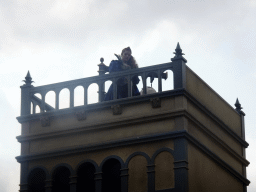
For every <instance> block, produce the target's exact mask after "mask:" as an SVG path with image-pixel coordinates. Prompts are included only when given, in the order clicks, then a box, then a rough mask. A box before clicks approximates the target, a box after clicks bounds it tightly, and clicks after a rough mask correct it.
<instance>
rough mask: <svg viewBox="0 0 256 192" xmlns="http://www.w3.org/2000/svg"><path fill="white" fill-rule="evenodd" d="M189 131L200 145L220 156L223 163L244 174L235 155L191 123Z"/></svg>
mask: <svg viewBox="0 0 256 192" xmlns="http://www.w3.org/2000/svg"><path fill="white" fill-rule="evenodd" d="M188 130H189V133H190V134H191V135H192V136H193V137H195V138H196V139H197V140H198V141H199V142H200V143H202V144H203V145H204V146H205V147H207V148H208V149H209V150H211V151H212V152H213V153H215V154H216V155H217V156H219V157H220V158H221V159H222V160H223V161H225V162H226V163H227V164H229V165H230V166H231V167H233V168H234V169H235V170H236V171H237V172H239V173H240V174H242V172H243V171H242V163H241V162H240V161H239V160H238V159H237V158H235V157H234V156H233V155H231V154H230V153H229V152H228V151H227V150H225V149H224V148H223V147H222V146H221V145H219V144H218V143H217V142H215V140H214V139H213V138H211V137H209V136H208V135H206V134H205V133H204V132H203V131H201V130H200V129H199V128H198V127H196V126H195V125H194V124H193V123H191V122H190V123H189V126H188Z"/></svg>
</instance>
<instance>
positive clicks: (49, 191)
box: [44, 179, 52, 192]
mask: <svg viewBox="0 0 256 192" xmlns="http://www.w3.org/2000/svg"><path fill="white" fill-rule="evenodd" d="M44 188H45V192H52V180H51V179H48V180H45V187H44Z"/></svg>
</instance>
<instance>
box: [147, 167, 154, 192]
mask: <svg viewBox="0 0 256 192" xmlns="http://www.w3.org/2000/svg"><path fill="white" fill-rule="evenodd" d="M147 168H148V171H147V173H148V192H155V165H154V164H152V165H148V166H147Z"/></svg>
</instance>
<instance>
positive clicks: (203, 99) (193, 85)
mask: <svg viewBox="0 0 256 192" xmlns="http://www.w3.org/2000/svg"><path fill="white" fill-rule="evenodd" d="M186 78H187V81H186V82H187V86H186V89H187V91H188V92H189V93H190V94H191V95H192V96H193V97H194V98H196V100H197V101H198V102H200V103H201V104H202V105H203V106H204V107H205V108H207V109H208V110H209V111H210V112H211V113H212V114H214V115H215V116H216V117H218V118H219V119H220V120H221V121H222V122H223V123H224V124H225V125H227V126H228V127H229V128H230V129H231V130H232V131H234V132H235V133H236V134H237V135H239V136H240V137H241V136H242V130H241V125H242V123H241V117H240V115H239V114H238V113H237V112H236V111H235V110H234V108H232V107H231V106H230V105H229V104H228V103H227V102H226V101H225V100H224V99H223V98H222V97H221V96H220V95H219V94H218V93H216V92H215V91H214V90H213V89H212V88H211V87H210V86H209V85H207V83H205V82H204V81H203V80H202V79H201V78H200V77H199V76H197V75H196V74H195V73H194V72H193V71H192V70H191V69H190V68H189V67H186Z"/></svg>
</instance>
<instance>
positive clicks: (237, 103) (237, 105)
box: [235, 98, 243, 112]
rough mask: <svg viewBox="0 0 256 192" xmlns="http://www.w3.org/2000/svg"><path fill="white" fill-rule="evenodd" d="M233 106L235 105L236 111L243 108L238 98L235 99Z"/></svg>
mask: <svg viewBox="0 0 256 192" xmlns="http://www.w3.org/2000/svg"><path fill="white" fill-rule="evenodd" d="M235 106H236V111H237V112H241V109H243V108H242V107H241V104H240V103H239V100H238V98H237V99H236V103H235Z"/></svg>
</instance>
